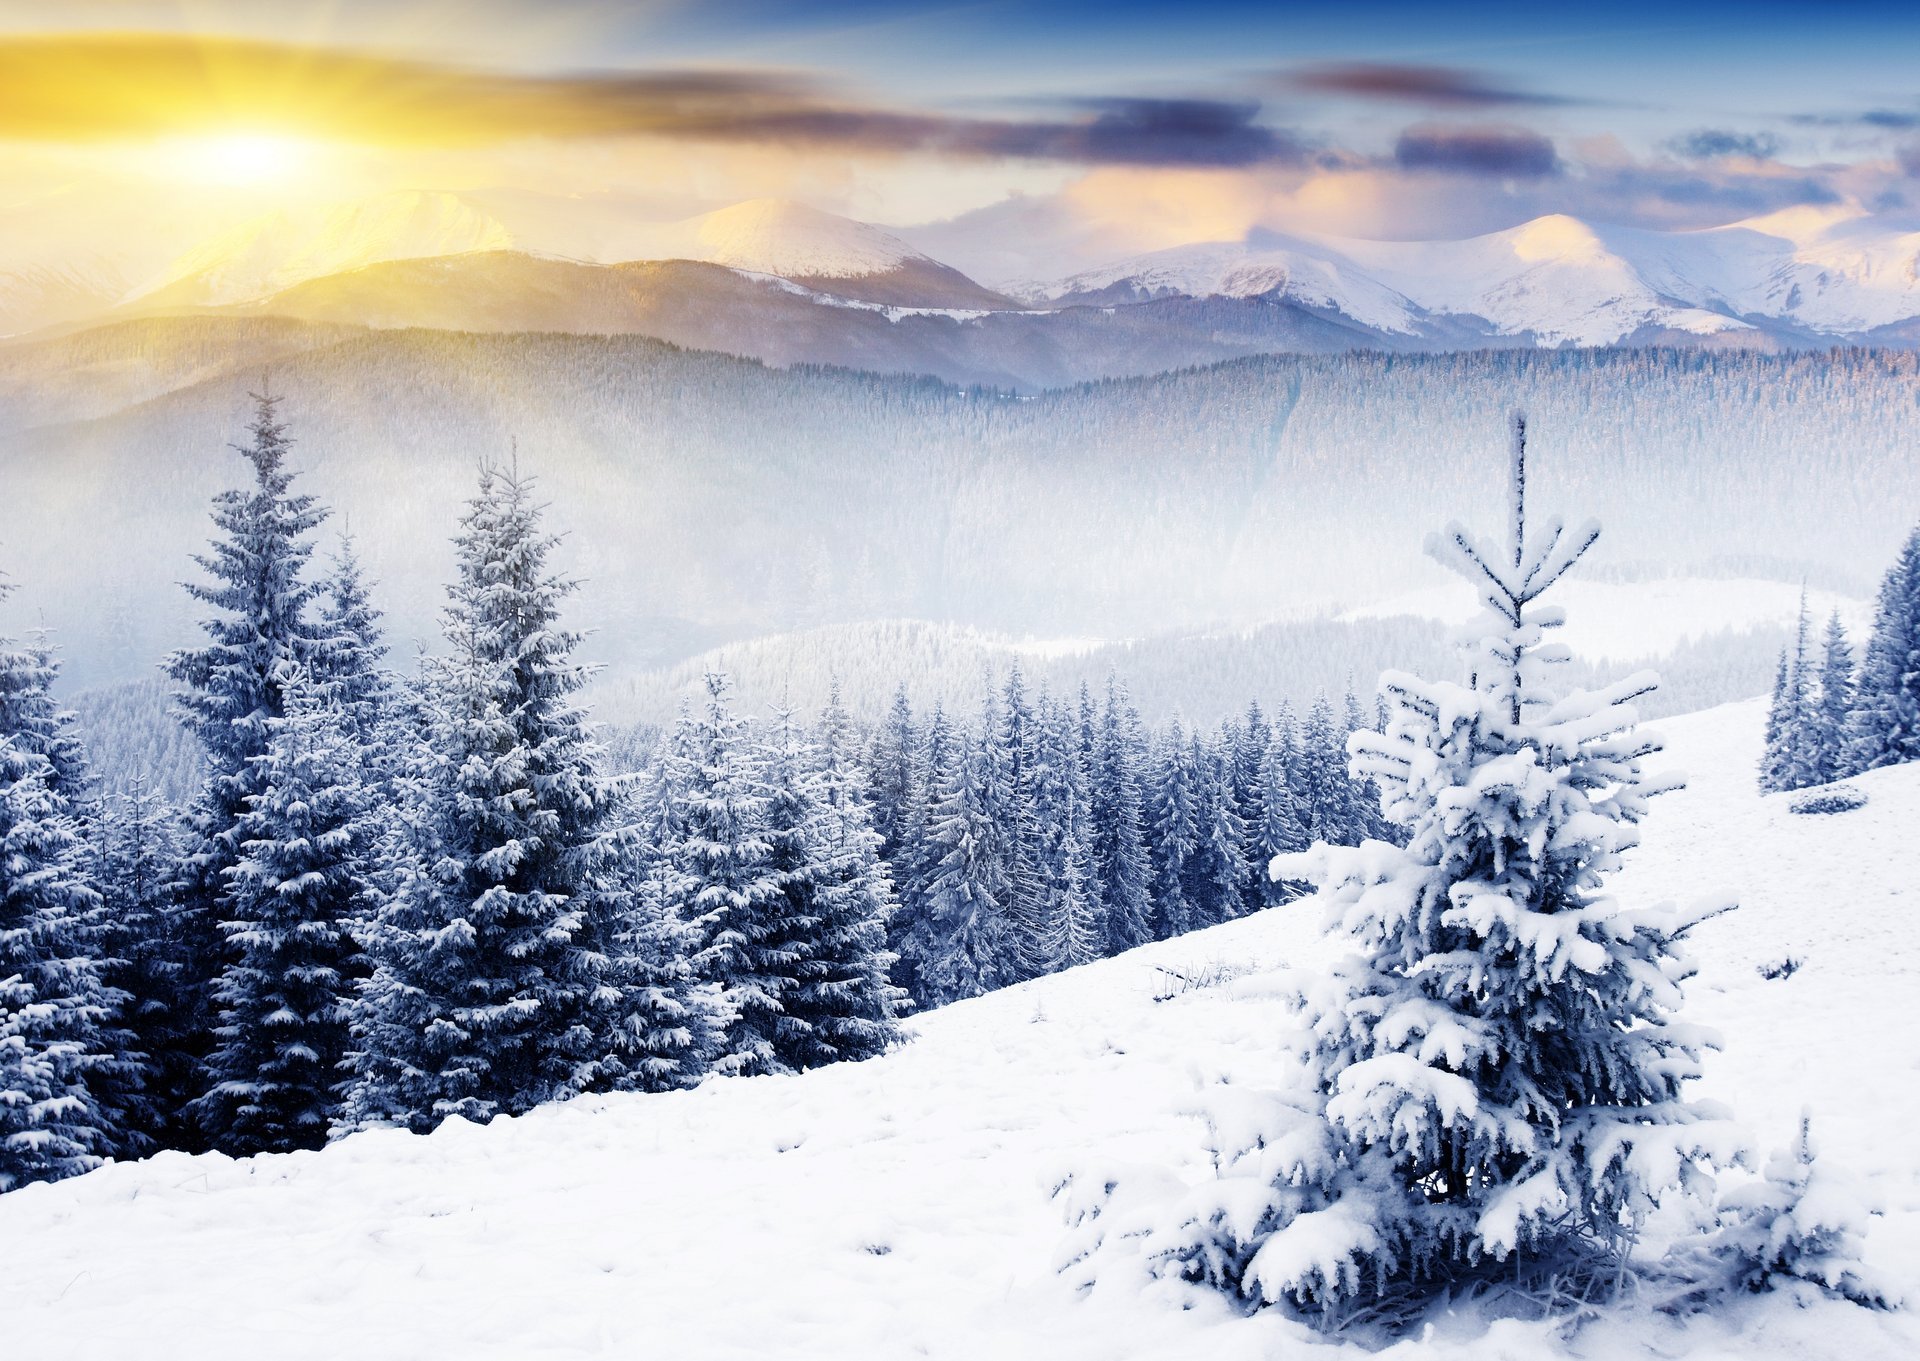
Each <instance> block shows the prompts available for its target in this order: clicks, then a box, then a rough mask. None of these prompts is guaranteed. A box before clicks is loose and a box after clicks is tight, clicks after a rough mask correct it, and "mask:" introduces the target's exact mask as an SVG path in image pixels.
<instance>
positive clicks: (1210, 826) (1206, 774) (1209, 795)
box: [1186, 729, 1247, 926]
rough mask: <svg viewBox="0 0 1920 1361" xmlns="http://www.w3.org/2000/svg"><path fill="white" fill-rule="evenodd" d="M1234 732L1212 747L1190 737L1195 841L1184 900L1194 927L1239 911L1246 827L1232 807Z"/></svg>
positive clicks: (1231, 916) (1245, 867)
mask: <svg viewBox="0 0 1920 1361" xmlns="http://www.w3.org/2000/svg"><path fill="white" fill-rule="evenodd" d="M1233 736H1234V735H1233V733H1232V731H1231V729H1229V730H1227V731H1225V732H1223V733H1222V734H1221V737H1220V739H1219V740H1218V741H1216V742H1215V743H1214V744H1212V745H1211V746H1209V745H1207V744H1205V743H1203V742H1202V741H1201V740H1200V735H1199V734H1198V733H1195V734H1194V737H1193V745H1192V753H1193V756H1192V769H1193V772H1194V792H1195V805H1196V819H1195V821H1196V826H1197V829H1198V831H1199V834H1200V836H1199V840H1198V842H1197V843H1196V844H1195V846H1194V848H1193V853H1192V855H1190V856H1189V857H1188V859H1187V873H1186V899H1187V902H1188V904H1189V906H1190V908H1191V910H1192V914H1193V923H1194V925H1195V926H1214V925H1217V924H1218V923H1220V922H1223V921H1229V920H1231V919H1232V918H1234V917H1237V916H1239V915H1240V913H1241V912H1242V911H1243V910H1244V905H1245V899H1244V896H1243V892H1244V889H1243V881H1244V879H1245V876H1246V873H1247V864H1246V858H1245V849H1244V848H1245V844H1246V839H1247V828H1246V823H1245V822H1244V821H1242V819H1241V817H1240V814H1239V812H1238V810H1237V809H1236V808H1235V807H1234V798H1233V746H1234V742H1233Z"/></svg>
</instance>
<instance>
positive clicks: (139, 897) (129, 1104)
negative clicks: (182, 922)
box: [91, 776, 203, 1156]
mask: <svg viewBox="0 0 1920 1361" xmlns="http://www.w3.org/2000/svg"><path fill="white" fill-rule="evenodd" d="M177 818H178V815H177V813H176V812H175V811H174V810H173V809H171V808H169V807H167V806H166V805H165V804H163V803H162V802H161V801H160V798H159V796H158V795H157V794H156V793H154V792H153V790H151V789H150V788H148V787H147V784H146V781H145V779H144V778H143V777H140V776H135V777H134V779H133V781H132V782H131V784H130V785H129V786H128V788H127V789H126V791H125V792H124V793H122V794H120V795H119V796H117V797H116V798H114V799H112V800H111V801H109V802H108V803H107V804H106V805H105V807H104V809H103V812H102V818H101V823H100V842H101V849H100V859H99V865H100V869H99V884H100V893H101V898H102V900H103V903H104V907H105V914H104V915H105V920H106V924H107V933H106V937H105V941H104V951H105V955H106V958H107V966H106V971H105V978H106V982H107V984H108V986H109V987H112V988H114V989H115V990H117V991H118V992H119V993H120V994H121V996H122V997H123V998H124V999H125V1000H124V1001H123V1002H122V1004H121V1008H120V1016H119V1024H120V1027H121V1028H122V1029H123V1030H125V1031H126V1033H127V1042H126V1043H127V1052H128V1054H129V1055H136V1054H137V1055H139V1056H140V1059H139V1074H138V1077H139V1080H138V1082H137V1084H126V1089H125V1090H115V1086H116V1085H117V1084H113V1083H111V1082H109V1083H108V1085H107V1087H106V1090H104V1091H103V1090H101V1086H102V1084H101V1083H99V1082H94V1083H92V1084H91V1085H92V1086H93V1087H94V1088H95V1090H96V1093H97V1094H98V1095H99V1097H100V1100H101V1103H102V1104H103V1105H107V1106H118V1107H119V1109H120V1111H121V1117H120V1123H121V1131H122V1150H123V1152H124V1154H125V1155H127V1156H139V1155H142V1154H145V1153H147V1152H150V1151H152V1150H153V1149H154V1148H156V1147H159V1148H174V1147H178V1146H179V1145H180V1143H181V1141H182V1138H183V1136H184V1134H185V1131H184V1130H183V1129H182V1128H181V1127H180V1125H181V1122H182V1121H183V1120H184V1119H186V1118H187V1111H186V1107H187V1105H188V1103H189V1102H190V1101H192V1100H193V1099H194V1098H195V1097H196V1096H197V1095H198V1094H199V1084H200V1082H201V1080H202V1076H203V1075H202V1073H201V1070H200V1065H199V1064H198V1063H197V1062H183V1061H182V1060H181V1057H180V1050H181V1047H182V1045H183V1042H184V1041H185V1039H186V1037H184V1036H182V1035H181V1034H180V1016H181V1012H182V1010H183V1002H182V999H181V998H180V996H179V993H180V981H181V979H182V978H183V977H191V976H192V973H191V971H190V970H189V969H188V967H187V965H186V963H185V961H184V960H182V959H181V957H180V953H181V943H180V941H179V940H178V939H176V932H175V922H174V917H175V907H174V894H173V889H174V884H175V882H176V880H177V879H178V877H179V866H178V860H179V848H178V845H177V842H176V839H175V835H174V825H175V823H176V821H177ZM199 1137H200V1136H199V1130H198V1128H197V1127H195V1128H194V1130H193V1132H192V1141H194V1142H198V1140H199Z"/></svg>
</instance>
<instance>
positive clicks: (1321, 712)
mask: <svg viewBox="0 0 1920 1361" xmlns="http://www.w3.org/2000/svg"><path fill="white" fill-rule="evenodd" d="M1298 773H1299V776H1300V790H1299V792H1300V796H1301V804H1302V817H1303V820H1304V821H1305V823H1306V825H1307V835H1308V836H1309V837H1310V838H1311V839H1313V840H1314V841H1324V842H1326V843H1327V844H1328V845H1332V846H1351V845H1354V844H1356V843H1357V842H1359V840H1360V836H1359V835H1358V832H1359V827H1358V823H1359V818H1358V816H1357V814H1358V809H1357V808H1356V807H1355V803H1354V796H1353V782H1352V780H1351V779H1350V778H1349V776H1348V774H1347V754H1346V742H1345V740H1344V734H1343V733H1341V732H1340V729H1339V725H1338V724H1337V723H1336V722H1335V721H1334V717H1333V706H1332V705H1331V704H1330V703H1328V702H1327V697H1326V696H1325V695H1319V696H1317V697H1315V699H1314V701H1313V707H1312V708H1311V709H1309V710H1308V711H1307V720H1306V723H1305V724H1304V725H1303V726H1302V728H1301V732H1300V759H1299V764H1298Z"/></svg>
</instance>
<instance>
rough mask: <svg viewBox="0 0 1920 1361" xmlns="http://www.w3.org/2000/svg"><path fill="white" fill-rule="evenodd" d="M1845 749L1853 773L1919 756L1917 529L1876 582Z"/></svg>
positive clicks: (1919, 564)
mask: <svg viewBox="0 0 1920 1361" xmlns="http://www.w3.org/2000/svg"><path fill="white" fill-rule="evenodd" d="M1848 747H1849V750H1850V753H1851V761H1850V762H1849V764H1850V766H1851V768H1852V769H1853V770H1856V771H1859V770H1875V769H1878V768H1879V767H1881V766H1890V765H1895V764H1898V763H1900V762H1903V761H1915V760H1920V529H1916V530H1914V532H1913V534H1912V535H1911V536H1910V537H1909V538H1908V539H1907V542H1906V545H1905V547H1903V548H1902V549H1901V551H1900V556H1899V557H1898V558H1897V559H1896V560H1895V561H1894V564H1893V566H1892V567H1891V568H1889V569H1888V571H1887V575H1886V577H1885V578H1884V579H1883V580H1882V581H1881V583H1880V595H1879V599H1878V601H1877V603H1876V606H1875V609H1874V616H1873V632H1872V634H1871V635H1870V636H1869V637H1868V639H1867V649H1866V655H1865V656H1864V657H1863V658H1862V659H1861V663H1860V678H1859V683H1858V688H1857V692H1856V699H1855V704H1854V711H1853V718H1852V721H1851V723H1850V724H1849V739H1848Z"/></svg>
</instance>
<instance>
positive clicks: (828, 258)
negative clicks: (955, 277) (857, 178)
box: [648, 199, 927, 279]
mask: <svg viewBox="0 0 1920 1361" xmlns="http://www.w3.org/2000/svg"><path fill="white" fill-rule="evenodd" d="M648 249H649V251H650V253H652V254H654V255H656V256H659V257H661V258H667V257H675V258H679V259H686V260H704V261H707V262H708V263H710V264H716V265H729V266H732V267H733V268H735V269H742V270H750V271H752V272H754V273H758V274H778V275H781V276H783V277H785V278H800V279H849V278H861V277H864V276H867V275H871V274H885V273H887V272H888V271H889V270H893V269H898V268H899V267H900V266H901V265H903V264H907V263H909V262H911V261H923V260H925V259H926V258H927V257H926V256H924V255H922V254H921V253H920V252H919V251H917V250H915V249H914V248H913V247H912V246H909V245H908V244H907V243H906V242H904V241H902V240H901V239H900V238H899V237H897V236H894V235H892V234H891V233H889V232H886V231H884V230H882V229H881V228H879V227H875V226H872V225H871V224H869V223H865V222H855V221H853V220H852V219H851V218H845V217H840V216H838V215H836V214H834V213H823V212H821V211H820V210H819V209H818V208H809V207H808V206H807V205H805V204H803V203H793V202H789V201H787V200H785V199H752V200H749V201H748V202H746V203H736V204H734V205H733V206H732V207H730V208H722V209H719V210H718V211H717V212H711V213H705V214H703V215H701V216H699V217H694V218H689V219H687V220H686V221H685V222H681V223H677V224H674V225H672V226H670V227H667V228H665V229H663V230H662V231H661V232H660V233H659V234H658V239H656V240H653V241H651V242H649V243H648Z"/></svg>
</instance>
